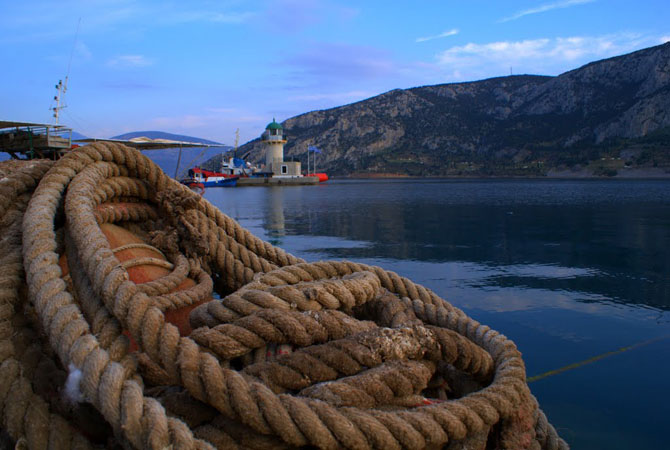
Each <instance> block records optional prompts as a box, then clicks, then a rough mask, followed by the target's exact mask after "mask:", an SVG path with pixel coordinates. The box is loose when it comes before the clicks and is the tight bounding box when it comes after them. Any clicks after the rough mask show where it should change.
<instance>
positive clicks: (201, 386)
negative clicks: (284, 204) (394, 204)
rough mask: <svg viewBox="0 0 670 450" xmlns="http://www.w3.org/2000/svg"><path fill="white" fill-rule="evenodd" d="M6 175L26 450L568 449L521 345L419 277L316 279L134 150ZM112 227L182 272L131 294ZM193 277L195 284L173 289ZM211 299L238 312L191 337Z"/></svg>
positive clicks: (214, 308)
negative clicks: (108, 227) (109, 234)
mask: <svg viewBox="0 0 670 450" xmlns="http://www.w3.org/2000/svg"><path fill="white" fill-rule="evenodd" d="M0 170H1V169H0ZM7 172H8V173H2V175H3V178H2V180H1V181H0V231H2V234H1V235H0V236H1V238H0V239H1V242H0V245H1V247H0V248H2V254H1V255H0V409H1V410H2V423H1V425H2V428H3V429H4V430H5V431H6V433H7V434H8V435H9V437H10V438H11V439H13V440H14V441H20V442H25V443H26V444H27V446H28V447H29V448H90V447H92V446H114V445H121V446H124V447H134V448H185V449H187V448H188V449H191V448H214V447H216V448H290V447H302V446H313V447H318V448H325V449H335V448H356V449H358V448H361V449H368V448H379V449H382V448H383V449H386V448H390V449H393V448H442V447H444V448H452V449H453V448H481V449H484V448H514V449H516V448H533V449H540V448H546V449H563V448H567V445H566V444H565V442H564V441H562V440H561V439H560V438H559V437H558V435H557V434H556V431H555V430H554V428H553V427H552V426H551V425H550V424H549V423H548V421H547V419H546V417H545V415H544V414H543V413H542V412H541V411H540V410H539V409H538V405H537V401H536V400H535V398H534V397H533V396H532V395H531V393H530V391H529V389H528V386H527V384H526V381H525V377H526V374H525V368H524V364H523V360H522V358H521V355H520V353H519V352H518V350H517V349H516V347H515V345H514V343H513V342H511V341H510V340H509V339H507V338H506V337H505V336H503V335H501V334H499V333H498V332H496V331H494V330H491V329H490V328H489V327H487V326H485V325H481V324H479V323H478V322H476V321H475V320H473V319H471V318H469V317H467V316H466V315H465V314H464V313H463V312H462V311H461V310H459V309H458V308H455V307H454V306H452V305H450V304H449V303H448V302H446V301H445V300H443V299H441V298H440V297H438V296H437V295H435V294H434V293H433V292H431V291H430V290H428V289H426V288H424V287H423V286H420V285H417V284H415V283H413V282H412V281H411V280H408V279H407V278H403V277H401V276H399V275H397V274H395V273H393V272H388V271H385V270H383V269H382V268H379V267H373V266H368V265H363V264H357V263H353V262H347V261H324V262H316V263H306V262H304V261H303V260H301V259H299V258H296V257H294V256H292V255H290V254H288V253H286V252H284V251H283V250H281V249H279V248H277V247H274V246H272V245H271V244H269V243H267V242H264V241H262V240H260V239H258V238H257V237H255V236H253V235H252V234H251V233H249V231H247V230H245V229H244V228H242V227H241V226H240V225H239V224H238V223H237V222H235V221H234V220H232V219H231V218H229V217H228V216H226V215H224V214H223V213H221V212H220V211H219V210H218V209H217V208H215V207H214V206H212V205H211V204H210V203H208V202H207V201H206V200H204V199H202V198H201V197H200V196H198V195H196V194H194V193H193V192H191V191H190V190H189V189H188V188H186V187H184V186H182V185H180V184H178V183H177V182H175V181H173V180H172V179H170V178H169V177H167V176H166V175H165V174H164V173H163V172H161V170H160V169H159V168H158V167H157V166H156V165H155V164H153V163H152V162H151V161H150V160H149V159H148V158H146V157H145V156H143V155H142V154H140V153H139V152H137V151H135V150H133V149H130V148H127V147H124V146H122V145H119V144H112V143H96V144H93V145H88V146H85V147H82V148H80V149H77V150H75V151H73V152H70V153H69V154H67V155H66V156H65V157H64V158H62V159H60V160H59V161H57V162H56V163H55V164H54V163H50V162H31V163H28V164H24V165H20V166H19V168H18V169H12V170H11V172H10V171H7ZM105 223H113V224H116V225H120V226H122V227H124V228H126V229H127V230H130V231H132V232H133V233H135V234H136V235H137V236H139V237H141V238H142V240H143V241H144V242H145V244H143V245H150V246H152V248H153V247H155V248H157V249H158V251H157V253H156V254H157V255H161V253H162V254H164V255H165V257H166V258H167V259H168V261H169V263H166V262H163V263H160V264H162V265H164V266H165V268H166V269H168V271H169V274H168V275H166V276H165V277H162V278H159V279H157V280H155V281H151V282H148V283H143V284H135V283H134V282H133V281H131V280H130V278H129V275H128V270H127V268H129V267H131V266H132V263H126V264H124V263H121V262H120V261H119V259H117V255H116V254H118V253H119V252H121V251H123V250H124V249H122V250H119V249H118V248H117V249H116V250H114V249H113V248H111V247H110V244H109V242H108V240H107V238H106V237H105V234H104V233H103V232H102V231H101V225H102V224H105ZM138 247H142V245H139V246H138ZM145 249H146V248H145ZM115 251H116V254H115ZM62 255H65V257H66V258H67V266H68V268H69V275H70V276H69V278H68V279H64V275H63V270H62V265H59V259H60V258H63V256H62ZM150 259H152V260H155V259H156V258H150ZM187 277H188V278H191V279H192V280H194V281H195V282H194V286H193V287H192V288H189V289H186V290H179V291H174V289H175V287H176V286H177V285H180V284H181V283H182V282H183V281H184V280H185V279H186V278H187ZM24 283H25V284H27V291H26V289H25V287H24ZM213 291H215V292H216V293H217V294H218V295H219V296H221V297H223V298H222V299H214V300H211V301H208V302H206V303H204V304H202V305H201V306H198V307H197V308H196V309H195V310H193V311H192V313H191V316H190V319H191V327H192V328H193V331H192V332H191V333H190V335H185V336H182V335H180V332H179V330H178V329H177V327H176V326H175V325H173V324H172V323H170V322H168V321H166V314H167V312H168V311H171V310H174V309H177V308H181V307H188V306H189V305H191V307H192V305H196V304H198V303H199V302H202V301H203V300H205V299H206V298H208V297H210V296H211V295H212V292H213ZM127 335H129V336H130V337H131V338H132V341H133V342H134V343H136V345H137V347H138V350H137V351H133V348H132V347H131V344H130V343H131V341H130V339H129V338H128V336H127ZM68 392H69V394H68V395H64V393H68Z"/></svg>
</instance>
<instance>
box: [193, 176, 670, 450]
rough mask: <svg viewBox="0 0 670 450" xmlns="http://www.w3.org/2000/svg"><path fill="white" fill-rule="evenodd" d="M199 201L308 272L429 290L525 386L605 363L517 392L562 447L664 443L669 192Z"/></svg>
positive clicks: (652, 185) (415, 193)
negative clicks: (524, 379) (494, 334)
mask: <svg viewBox="0 0 670 450" xmlns="http://www.w3.org/2000/svg"><path fill="white" fill-rule="evenodd" d="M205 197H206V198H207V199H208V200H210V201H212V202H213V203H214V204H215V205H217V206H218V207H219V208H220V209H221V210H222V211H223V212H224V213H226V214H228V215H229V216H231V217H233V218H235V219H236V220H238V221H239V222H240V223H241V224H242V225H243V226H244V227H246V228H248V229H250V230H251V231H252V232H253V233H254V234H256V235H257V236H259V237H261V238H262V239H265V240H268V241H270V242H272V243H273V244H275V245H278V246H280V247H282V248H284V249H285V250H287V251H289V252H291V253H293V254H295V255H297V256H300V257H302V258H305V259H306V260H308V261H317V260H322V259H350V260H354V261H358V262H364V263H368V264H375V265H379V266H382V267H384V268H386V269H389V270H393V271H395V272H398V273H399V274H401V275H404V276H407V277H409V278H410V279H412V280H413V281H415V282H418V283H421V284H423V285H425V286H427V287H429V288H431V289H432V290H434V291H435V292H437V293H438V294H439V295H441V296H442V297H443V298H445V299H447V300H448V301H450V302H451V303H453V304H454V305H456V306H458V307H459V308H462V309H463V310H465V311H466V312H467V313H468V314H469V315H471V316H472V317H474V318H475V319H477V320H479V321H480V322H482V323H485V324H487V325H489V326H491V327H492V328H494V329H496V330H498V331H500V332H502V333H504V334H506V335H507V336H509V337H510V338H512V339H513V340H514V341H515V342H516V344H517V345H518V347H519V349H520V350H521V351H522V352H523V356H524V359H525V361H526V366H527V372H528V376H529V377H530V376H534V375H538V374H542V373H545V372H547V371H551V370H554V369H560V368H563V367H565V366H566V365H570V364H573V363H577V362H580V361H585V360H590V359H591V358H593V357H597V356H601V355H606V354H608V353H609V352H615V353H612V354H609V355H606V356H605V357H604V358H601V359H596V360H591V361H590V362H588V363H586V364H584V365H582V366H579V367H577V368H574V369H572V370H568V371H564V372H560V373H556V374H554V375H551V376H548V377H546V378H543V379H541V380H538V381H535V382H532V383H531V384H530V387H531V390H532V391H533V393H534V394H535V395H536V396H537V397H538V399H539V401H540V404H541V406H542V408H543V409H544V410H545V412H546V413H547V416H548V417H549V419H550V421H551V422H552V423H553V424H554V425H555V426H556V428H557V429H558V431H559V433H560V434H561V436H562V437H564V438H565V439H566V440H567V441H568V442H569V443H570V444H571V445H572V447H573V448H575V449H600V448H602V449H633V448H635V449H642V448H645V449H660V448H668V446H667V445H668V444H667V442H668V441H667V430H666V428H667V426H668V425H669V424H670V422H669V420H670V419H669V417H670V406H668V405H669V402H670V358H669V356H670V313H669V310H670V253H669V251H668V250H669V249H670V181H633V180H612V181H590V180H589V181H572V180H570V181H567V180H560V181H554V180H522V181H517V180H485V181H482V180H455V181H454V180H421V181H417V180H390V181H386V180H346V181H330V182H328V183H326V184H323V185H319V186H303V187H276V188H253V187H250V188H234V189H209V190H207V192H206V194H205ZM629 346H633V347H632V348H627V347H629ZM622 348H623V351H620V350H622Z"/></svg>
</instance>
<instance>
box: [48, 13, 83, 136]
mask: <svg viewBox="0 0 670 450" xmlns="http://www.w3.org/2000/svg"><path fill="white" fill-rule="evenodd" d="M80 25H81V17H80V18H79V22H78V23H77V31H76V32H75V34H74V43H73V44H72V51H71V52H70V61H69V62H68V63H67V72H66V73H65V82H63V80H58V84H57V85H56V95H55V96H54V101H55V102H56V106H54V107H52V108H50V109H51V110H52V111H53V117H54V123H55V124H56V125H58V119H59V117H60V110H61V109H63V108H67V105H66V104H65V93H66V92H67V80H68V78H69V77H70V67H71V66H72V56H73V55H74V49H75V47H76V46H77V36H78V35H79V26H80Z"/></svg>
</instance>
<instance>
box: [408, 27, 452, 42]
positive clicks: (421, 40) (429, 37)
mask: <svg viewBox="0 0 670 450" xmlns="http://www.w3.org/2000/svg"><path fill="white" fill-rule="evenodd" d="M456 34H458V29H456V28H454V29H452V30H449V31H445V32H442V33H440V34H437V35H435V36H427V37H418V38H416V42H426V41H432V40H433V39H440V38H445V37H448V36H454V35H456Z"/></svg>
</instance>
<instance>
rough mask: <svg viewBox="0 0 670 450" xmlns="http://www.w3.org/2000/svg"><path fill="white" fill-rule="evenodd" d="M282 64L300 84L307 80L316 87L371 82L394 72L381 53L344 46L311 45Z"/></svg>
mask: <svg viewBox="0 0 670 450" xmlns="http://www.w3.org/2000/svg"><path fill="white" fill-rule="evenodd" d="M284 63H285V64H287V65H288V66H291V67H293V68H294V73H295V75H296V76H298V77H300V78H301V79H302V80H304V79H305V78H310V79H311V80H312V81H315V82H317V83H322V82H324V81H326V80H327V81H328V82H332V83H337V82H339V81H341V80H342V79H347V80H349V81H351V80H365V79H374V78H379V77H383V76H386V75H389V74H390V73H392V72H393V71H394V70H395V64H394V63H393V61H392V60H391V59H390V58H389V56H388V55H387V54H386V52H384V51H383V50H379V49H377V48H374V47H368V46H359V45H348V44H331V43H325V44H318V45H313V46H311V47H308V48H306V49H304V50H303V51H302V52H300V53H298V54H296V55H294V56H292V57H290V58H287V59H286V60H285V61H284Z"/></svg>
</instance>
